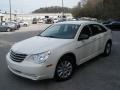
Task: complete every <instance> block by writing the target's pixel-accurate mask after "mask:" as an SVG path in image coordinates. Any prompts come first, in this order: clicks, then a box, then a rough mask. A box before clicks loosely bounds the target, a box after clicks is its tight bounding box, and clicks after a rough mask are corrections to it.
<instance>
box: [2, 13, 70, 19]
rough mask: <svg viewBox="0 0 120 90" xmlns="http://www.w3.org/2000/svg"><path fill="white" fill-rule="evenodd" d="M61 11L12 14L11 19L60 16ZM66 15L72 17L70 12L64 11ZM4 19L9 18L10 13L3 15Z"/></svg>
mask: <svg viewBox="0 0 120 90" xmlns="http://www.w3.org/2000/svg"><path fill="white" fill-rule="evenodd" d="M61 15H62V14H61V13H39V14H12V20H32V19H33V18H45V16H49V17H51V18H56V17H58V16H61ZM65 15H66V16H67V17H72V14H71V13H65ZM3 20H4V21H8V20H10V15H9V14H5V15H4V19H3Z"/></svg>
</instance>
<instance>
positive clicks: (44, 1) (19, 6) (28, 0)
mask: <svg viewBox="0 0 120 90" xmlns="http://www.w3.org/2000/svg"><path fill="white" fill-rule="evenodd" d="M79 1H81V0H64V6H66V7H74V6H75V5H77V3H78V2H79ZM11 2H12V11H15V10H17V12H20V13H21V12H24V13H25V12H27V13H28V12H31V11H33V10H35V9H38V8H40V7H48V6H61V3H62V0H11ZM0 10H4V11H9V0H1V1H0Z"/></svg>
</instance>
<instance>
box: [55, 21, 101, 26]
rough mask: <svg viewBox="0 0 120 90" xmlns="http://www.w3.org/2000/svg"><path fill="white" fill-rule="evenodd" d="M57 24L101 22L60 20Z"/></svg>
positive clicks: (94, 22)
mask: <svg viewBox="0 0 120 90" xmlns="http://www.w3.org/2000/svg"><path fill="white" fill-rule="evenodd" d="M57 24H79V25H81V24H99V23H98V22H96V21H82V20H81V21H64V22H59V23H57Z"/></svg>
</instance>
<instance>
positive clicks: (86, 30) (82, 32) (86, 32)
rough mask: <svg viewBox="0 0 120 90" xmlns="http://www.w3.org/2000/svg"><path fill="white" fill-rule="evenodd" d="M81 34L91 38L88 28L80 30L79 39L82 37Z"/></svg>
mask: <svg viewBox="0 0 120 90" xmlns="http://www.w3.org/2000/svg"><path fill="white" fill-rule="evenodd" d="M83 34H85V35H88V36H91V31H90V29H89V27H88V26H85V27H84V28H83V29H82V31H81V33H80V35H79V37H80V36H81V35H83Z"/></svg>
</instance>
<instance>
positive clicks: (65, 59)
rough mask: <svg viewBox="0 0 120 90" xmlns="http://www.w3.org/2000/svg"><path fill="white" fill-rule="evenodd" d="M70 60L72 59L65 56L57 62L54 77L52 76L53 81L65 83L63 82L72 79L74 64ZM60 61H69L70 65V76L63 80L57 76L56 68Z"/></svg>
mask: <svg viewBox="0 0 120 90" xmlns="http://www.w3.org/2000/svg"><path fill="white" fill-rule="evenodd" d="M70 59H73V58H71V57H70V56H65V57H63V58H61V59H60V60H59V62H58V64H57V66H56V70H55V75H54V79H55V80H56V81H65V80H68V79H70V78H71V77H72V75H73V73H74V71H75V64H74V63H73V62H72V60H70ZM62 61H69V62H70V63H71V64H72V73H71V75H70V76H68V77H67V78H64V79H63V78H60V77H59V76H58V74H57V68H58V66H59V64H60V63H61V62H62Z"/></svg>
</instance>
